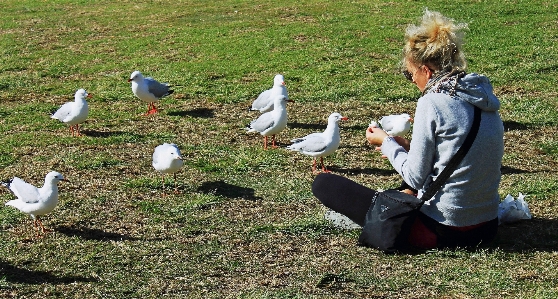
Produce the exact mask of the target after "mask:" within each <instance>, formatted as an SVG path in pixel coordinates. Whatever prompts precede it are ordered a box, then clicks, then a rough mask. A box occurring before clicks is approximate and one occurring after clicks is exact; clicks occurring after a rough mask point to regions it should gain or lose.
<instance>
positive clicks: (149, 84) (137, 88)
mask: <svg viewBox="0 0 558 299" xmlns="http://www.w3.org/2000/svg"><path fill="white" fill-rule="evenodd" d="M128 82H132V92H133V93H134V95H135V96H136V97H138V98H139V99H140V100H142V101H144V102H147V103H149V105H148V107H147V112H146V113H145V115H150V114H155V113H157V111H158V110H157V107H155V102H156V101H158V100H159V99H161V98H162V97H164V96H168V95H169V94H172V93H173V92H174V90H172V89H169V85H168V84H167V83H159V82H158V81H157V80H155V79H153V78H151V77H147V78H144V77H143V75H142V74H141V73H140V72H139V71H135V72H133V73H132V74H131V75H130V79H128Z"/></svg>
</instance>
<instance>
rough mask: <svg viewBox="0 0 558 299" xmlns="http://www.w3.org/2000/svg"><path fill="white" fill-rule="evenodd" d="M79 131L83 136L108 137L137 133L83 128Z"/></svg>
mask: <svg viewBox="0 0 558 299" xmlns="http://www.w3.org/2000/svg"><path fill="white" fill-rule="evenodd" d="M80 133H81V134H83V135H85V136H89V137H96V138H109V137H114V136H123V135H137V134H133V133H130V132H123V131H95V130H83V131H81V132H80ZM137 136H139V135H137Z"/></svg>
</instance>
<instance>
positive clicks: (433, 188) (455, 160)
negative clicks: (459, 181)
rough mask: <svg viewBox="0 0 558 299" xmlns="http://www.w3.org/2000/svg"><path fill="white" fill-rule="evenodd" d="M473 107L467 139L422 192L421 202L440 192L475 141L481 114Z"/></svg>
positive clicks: (478, 109)
mask: <svg viewBox="0 0 558 299" xmlns="http://www.w3.org/2000/svg"><path fill="white" fill-rule="evenodd" d="M474 107H475V118H474V119H473V125H472V126H471V130H470V131H469V134H467V137H465V141H464V142H463V144H462V145H461V147H460V148H459V150H458V151H457V153H456V154H455V156H453V157H452V158H451V160H450V161H449V163H448V165H447V166H446V167H445V168H444V170H442V172H441V173H440V175H439V176H438V177H437V178H436V180H435V181H434V182H432V184H431V185H430V187H428V189H427V190H426V191H425V192H424V194H423V195H422V197H421V198H420V199H421V200H423V201H427V200H429V199H430V198H432V197H433V196H434V195H435V194H436V192H438V190H440V188H442V186H443V185H444V184H445V183H446V180H447V179H448V178H449V177H450V175H451V174H452V173H453V171H454V170H455V168H457V166H458V165H459V163H461V160H463V158H464V157H465V155H466V154H467V152H468V151H469V149H470V148H471V146H472V145H473V142H474V141H475V138H476V137H477V133H478V131H479V127H480V121H481V112H482V111H481V110H480V108H479V107H477V106H474Z"/></svg>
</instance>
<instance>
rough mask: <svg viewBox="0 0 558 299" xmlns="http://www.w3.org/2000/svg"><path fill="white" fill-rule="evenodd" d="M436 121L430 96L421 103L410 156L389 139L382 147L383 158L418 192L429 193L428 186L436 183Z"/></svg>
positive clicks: (417, 110)
mask: <svg viewBox="0 0 558 299" xmlns="http://www.w3.org/2000/svg"><path fill="white" fill-rule="evenodd" d="M436 120H437V113H436V110H435V109H434V107H433V106H432V105H431V104H430V103H429V100H428V95H426V96H424V97H422V98H420V99H419V100H418V103H417V108H416V111H415V117H414V123H413V134H412V138H411V145H410V150H409V152H407V151H405V149H403V147H401V146H400V145H399V144H398V143H397V142H396V141H395V140H394V139H393V138H386V139H385V140H384V142H383V143H382V154H384V155H385V156H386V157H387V158H388V159H389V161H390V163H391V165H392V166H393V167H394V168H395V170H396V171H397V172H398V173H399V174H400V175H401V176H402V177H403V180H405V182H406V183H407V184H409V186H411V187H413V188H415V189H418V190H421V189H426V188H427V187H428V186H426V184H429V183H430V182H431V180H432V175H433V169H434V158H435V155H436Z"/></svg>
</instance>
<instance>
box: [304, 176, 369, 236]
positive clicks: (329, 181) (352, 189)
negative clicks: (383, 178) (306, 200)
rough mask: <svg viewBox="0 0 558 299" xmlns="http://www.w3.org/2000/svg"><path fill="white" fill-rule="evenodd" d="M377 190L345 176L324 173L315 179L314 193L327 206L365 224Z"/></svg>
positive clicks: (356, 221) (361, 224)
mask: <svg viewBox="0 0 558 299" xmlns="http://www.w3.org/2000/svg"><path fill="white" fill-rule="evenodd" d="M376 192H377V191H376V190H372V189H370V188H367V187H364V186H362V185H360V184H358V183H355V182H353V181H351V180H349V179H347V178H345V177H342V176H339V175H335V174H329V173H322V174H320V175H318V176H317V177H316V178H315V179H314V183H313V184H312V193H314V196H316V197H317V198H318V199H319V200H320V201H321V202H322V203H323V204H324V205H325V206H326V207H328V208H330V209H332V210H334V211H336V212H338V213H341V214H343V215H345V216H347V217H349V219H351V220H352V221H354V222H355V223H356V224H358V225H360V226H363V225H364V220H365V218H366V213H367V212H368V209H369V208H370V204H372V198H373V197H374V195H375V194H376Z"/></svg>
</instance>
